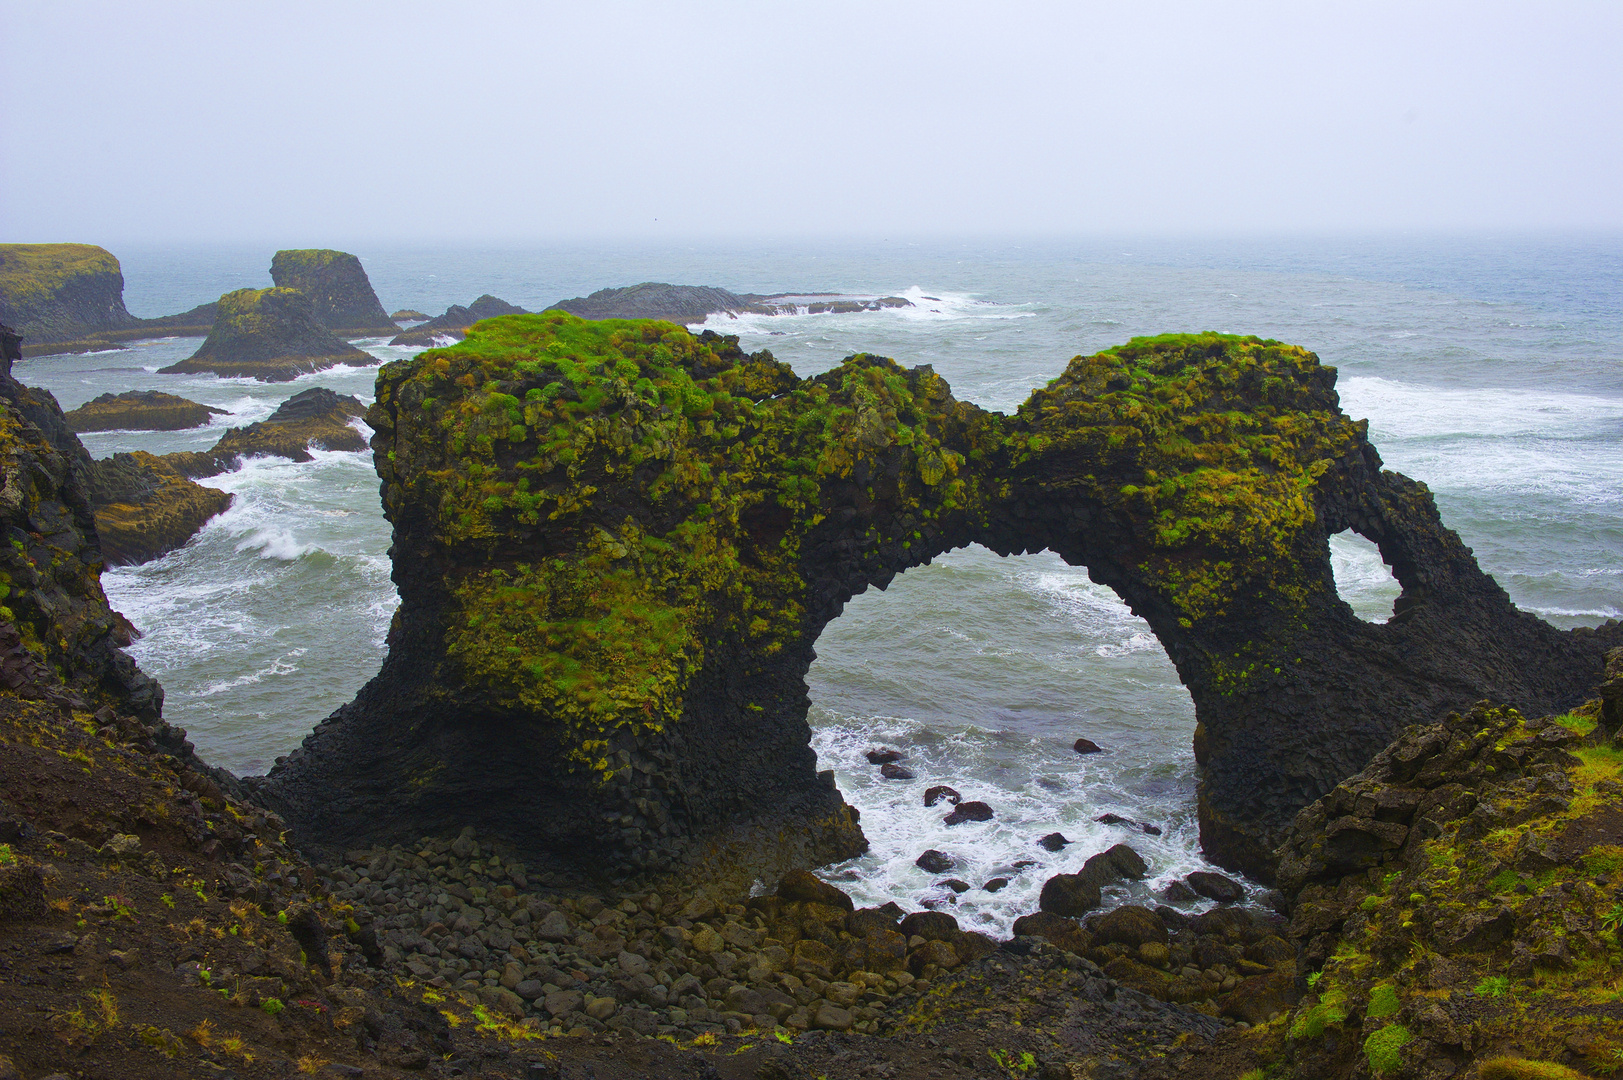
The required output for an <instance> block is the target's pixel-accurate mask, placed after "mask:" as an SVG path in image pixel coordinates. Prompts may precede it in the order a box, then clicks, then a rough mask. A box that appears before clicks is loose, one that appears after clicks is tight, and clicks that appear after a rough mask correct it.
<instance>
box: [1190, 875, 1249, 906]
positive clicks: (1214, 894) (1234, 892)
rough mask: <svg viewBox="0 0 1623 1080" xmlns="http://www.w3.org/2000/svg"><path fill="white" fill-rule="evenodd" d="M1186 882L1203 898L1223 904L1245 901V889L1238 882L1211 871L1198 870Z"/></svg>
mask: <svg viewBox="0 0 1623 1080" xmlns="http://www.w3.org/2000/svg"><path fill="white" fill-rule="evenodd" d="M1184 881H1185V882H1187V883H1188V885H1189V887H1190V888H1191V889H1193V890H1194V891H1195V892H1197V893H1199V894H1200V895H1201V896H1204V897H1206V898H1207V899H1209V900H1216V901H1217V902H1219V903H1222V904H1237V903H1239V902H1240V901H1241V900H1244V899H1245V887H1244V886H1242V885H1241V884H1240V883H1239V882H1238V881H1235V880H1234V879H1233V878H1228V877H1224V876H1223V875H1222V874H1214V873H1212V872H1211V871H1209V870H1196V871H1195V872H1194V873H1192V874H1190V875H1188V876H1187V877H1185V878H1184Z"/></svg>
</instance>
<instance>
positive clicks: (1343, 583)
mask: <svg viewBox="0 0 1623 1080" xmlns="http://www.w3.org/2000/svg"><path fill="white" fill-rule="evenodd" d="M1330 573H1331V575H1332V576H1334V578H1335V582H1336V595H1337V596H1340V597H1341V599H1343V600H1345V601H1346V602H1347V606H1348V607H1350V608H1352V609H1353V614H1355V615H1357V616H1358V617H1359V618H1360V619H1363V620H1364V621H1365V622H1381V623H1383V622H1386V621H1387V620H1388V619H1390V618H1391V617H1392V611H1393V605H1394V604H1395V603H1397V599H1398V597H1399V596H1400V595H1402V593H1403V586H1402V585H1400V584H1399V583H1398V579H1397V578H1395V577H1393V576H1392V568H1391V567H1390V566H1388V565H1387V564H1386V561H1385V560H1384V559H1382V558H1381V549H1380V548H1378V547H1376V546H1375V543H1374V541H1372V540H1369V539H1367V538H1365V537H1362V536H1359V535H1358V534H1357V533H1355V532H1353V531H1352V530H1351V529H1343V530H1342V531H1341V532H1338V533H1336V534H1335V535H1334V536H1332V537H1330Z"/></svg>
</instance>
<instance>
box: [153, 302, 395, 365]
mask: <svg viewBox="0 0 1623 1080" xmlns="http://www.w3.org/2000/svg"><path fill="white" fill-rule="evenodd" d="M219 304H220V306H219V309H218V314H217V315H216V317H215V320H214V326H213V327H212V328H211V329H210V330H209V336H208V337H207V338H205V339H204V341H203V345H202V347H201V348H199V349H198V350H197V351H196V352H195V353H193V354H192V355H191V356H189V357H187V358H186V359H185V360H182V361H180V362H179V363H175V364H170V365H169V366H168V367H166V368H163V369H162V372H161V373H162V374H165V375H200V374H206V373H210V372H212V373H213V374H215V375H221V376H226V377H237V378H250V379H261V380H263V381H265V382H289V381H291V380H293V379H295V378H297V377H298V376H300V375H306V374H309V373H310V372H312V371H321V370H323V369H325V368H330V367H337V366H340V365H348V366H350V367H365V366H367V365H369V364H373V363H375V362H376V361H374V360H373V359H372V357H371V356H369V355H367V354H366V353H364V352H362V351H361V350H360V349H357V348H356V347H355V346H353V345H351V344H349V343H348V342H346V341H344V340H343V339H341V338H339V337H338V336H337V335H335V334H334V333H333V332H332V331H331V330H329V329H327V328H326V327H324V326H322V325H321V324H320V323H319V322H318V321H316V316H315V311H314V309H312V307H311V305H310V300H309V298H308V297H306V296H305V295H304V294H303V293H302V292H298V291H297V290H294V289H284V288H276V289H238V290H237V291H236V292H229V293H226V294H225V295H224V296H222V297H220V301H219Z"/></svg>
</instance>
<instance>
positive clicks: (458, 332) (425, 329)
mask: <svg viewBox="0 0 1623 1080" xmlns="http://www.w3.org/2000/svg"><path fill="white" fill-rule="evenodd" d="M399 314H400V312H398V311H397V312H395V315H396V316H398V315H399ZM523 314H525V311H524V309H523V308H521V307H518V306H516V305H514V304H509V303H508V302H507V301H506V300H502V299H500V298H498V297H495V296H491V295H490V294H489V293H486V294H485V295H483V296H481V297H480V298H479V299H477V300H475V301H474V302H473V303H471V304H469V305H468V306H467V307H463V306H462V305H461V304H452V305H451V306H450V307H449V308H446V310H445V314H443V315H437V316H435V317H434V318H432V319H429V320H428V321H426V322H424V323H422V324H421V325H419V326H414V327H412V328H411V329H410V330H406V331H403V332H402V333H400V334H397V335H396V336H395V338H394V340H392V341H390V342H389V344H390V345H423V346H430V345H434V344H435V343H436V341H437V340H438V339H440V338H450V339H451V340H452V341H458V340H461V339H462V338H463V337H465V336H466V334H467V329H468V327H470V326H472V325H473V324H474V323H476V322H478V321H479V320H480V319H493V318H495V317H496V316H498V315H523Z"/></svg>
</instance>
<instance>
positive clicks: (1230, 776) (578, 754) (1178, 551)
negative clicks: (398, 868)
mask: <svg viewBox="0 0 1623 1080" xmlns="http://www.w3.org/2000/svg"><path fill="white" fill-rule="evenodd" d="M369 420H370V422H371V424H372V426H373V427H374V428H375V430H376V432H377V434H376V436H375V438H374V441H373V448H374V452H375V456H376V461H377V467H378V471H379V474H380V476H381V477H382V480H383V486H382V494H383V503H384V509H385V512H386V514H387V515H388V516H389V519H390V520H391V522H392V523H393V525H394V547H393V548H392V556H393V560H394V577H395V581H396V584H397V585H398V587H399V590H400V595H401V607H400V609H399V612H398V613H397V615H396V617H395V620H394V624H393V626H392V628H391V630H390V637H389V644H390V651H389V655H388V657H387V659H386V660H385V662H384V664H383V667H382V669H381V670H380V672H379V674H378V676H377V677H376V678H375V679H373V680H372V682H370V683H369V684H368V685H367V686H366V687H365V688H364V689H363V690H362V691H361V693H360V694H359V695H358V696H357V698H356V700H355V701H354V702H352V703H351V704H350V705H348V706H345V707H344V708H343V709H340V710H339V711H338V712H337V713H335V714H334V715H333V716H332V717H330V718H329V719H328V720H327V721H324V722H323V723H322V724H321V725H320V726H318V727H317V728H316V730H315V732H314V733H313V734H312V735H311V736H310V737H309V738H307V739H306V740H305V743H304V745H303V746H302V747H301V748H300V749H299V750H297V751H295V752H294V753H293V754H291V755H290V756H289V757H288V758H286V759H284V760H282V761H280V762H279V763H278V765H277V766H276V768H274V769H273V770H272V772H271V773H270V775H269V776H268V777H267V778H265V779H264V780H263V781H260V782H259V783H258V784H257V790H258V792H259V795H260V797H261V798H262V799H263V800H265V801H267V802H270V803H272V804H273V805H275V806H276V807H277V808H278V809H280V810H281V811H282V812H283V813H284V814H285V815H286V817H287V818H288V820H289V821H290V823H292V825H293V827H294V829H295V831H296V832H297V833H298V834H299V836H300V837H301V840H302V841H303V842H304V843H306V844H309V845H313V846H316V847H321V846H329V847H338V846H343V845H349V844H353V843H357V842H362V841H383V842H391V841H396V840H406V841H409V840H411V839H414V838H416V837H418V836H421V835H424V834H425V833H442V832H446V831H452V830H455V829H456V828H459V827H461V826H463V825H466V824H473V825H475V826H477V827H479V828H480V829H481V830H482V831H488V832H494V833H497V834H500V835H502V836H504V837H505V838H506V839H507V840H508V841H509V842H511V843H513V844H514V845H515V846H517V847H518V848H520V849H521V850H523V851H525V852H526V853H527V855H528V856H529V857H530V858H531V859H532V860H534V861H536V862H537V863H538V864H539V863H545V864H547V865H556V866H558V867H559V868H560V869H567V870H570V871H577V872H578V871H580V870H586V871H588V872H596V873H600V874H603V875H606V876H610V877H617V876H618V877H628V876H638V877H648V876H650V875H655V876H657V875H659V874H661V873H666V872H681V873H683V874H686V875H689V876H692V875H702V876H707V877H710V878H714V879H724V880H730V881H735V882H739V881H744V882H747V881H748V880H749V879H751V878H753V877H756V876H767V877H770V876H772V875H774V874H775V873H777V872H778V871H780V870H782V869H785V868H787V867H789V866H791V865H796V864H798V865H816V864H820V863H824V862H828V861H832V860H835V859H839V858H843V857H847V856H849V855H851V854H854V853H856V852H859V851H860V850H862V849H863V847H864V846H865V843H866V842H865V840H864V839H863V837H862V833H861V829H860V826H859V825H858V823H857V815H856V813H855V812H854V811H853V810H852V809H851V808H849V807H847V806H846V805H845V804H844V803H843V801H842V800H841V798H840V796H839V793H838V792H837V791H836V790H835V789H834V786H833V782H832V778H831V777H830V776H829V775H828V774H822V775H819V774H818V773H817V772H816V764H815V757H814V755H813V754H812V752H811V750H810V749H809V747H808V745H807V744H808V738H809V729H808V727H807V724H806V719H805V718H806V711H807V707H808V704H809V702H808V699H807V696H806V685H805V674H806V671H807V668H808V666H809V665H810V663H811V660H812V657H813V651H812V646H813V643H814V642H815V641H816V639H817V636H818V634H819V633H820V632H821V631H822V629H823V627H824V626H825V625H826V624H827V623H828V621H829V620H831V619H833V618H835V617H836V616H837V615H838V614H839V613H840V611H841V609H842V607H843V605H844V604H845V602H846V601H847V600H849V599H850V598H851V597H852V596H853V595H855V594H856V593H858V592H860V591H862V590H863V589H865V588H867V587H869V586H870V585H875V586H878V587H880V588H883V587H885V586H886V585H887V584H888V583H889V582H890V580H891V579H892V578H893V577H894V576H895V575H896V574H897V573H899V572H901V571H902V570H905V569H907V568H909V567H911V566H916V565H919V564H921V563H925V562H928V561H929V560H930V559H932V558H934V557H935V556H936V555H939V554H941V553H942V552H945V551H948V550H950V549H952V548H955V547H959V546H962V545H965V544H968V543H972V542H980V543H984V544H986V545H987V546H989V547H991V548H992V549H994V550H996V551H999V552H1003V553H1006V554H1007V553H1012V552H1022V551H1040V550H1043V549H1045V548H1051V549H1053V550H1054V551H1056V552H1058V553H1059V554H1060V555H1061V556H1063V557H1064V558H1065V559H1066V560H1067V561H1069V562H1071V563H1073V564H1077V565H1084V566H1086V567H1087V568H1088V570H1089V573H1090V574H1091V576H1092V577H1093V578H1094V580H1096V581H1099V582H1102V583H1104V584H1107V585H1109V586H1111V587H1112V588H1113V589H1115V590H1116V592H1117V593H1119V594H1120V595H1121V596H1122V597H1123V598H1124V599H1125V600H1126V602H1127V603H1128V604H1129V605H1130V606H1131V607H1132V609H1133V610H1134V611H1135V612H1136V613H1138V614H1139V615H1141V616H1143V617H1144V618H1146V619H1147V620H1148V621H1149V623H1150V625H1151V627H1152V628H1153V629H1154V631H1155V633H1156V634H1157V636H1158V637H1159V638H1160V640H1161V641H1162V643H1163V644H1164V645H1165V647H1166V649H1167V652H1168V654H1169V655H1170V656H1171V658H1172V660H1173V662H1174V663H1175V665H1176V666H1177V669H1178V672H1179V674H1180V677H1181V678H1182V679H1183V681H1184V683H1185V684H1186V685H1187V686H1188V688H1189V691H1190V694H1191V696H1192V697H1193V699H1194V702H1195V707H1196V715H1197V718H1198V720H1199V731H1198V734H1197V748H1196V749H1197V756H1198V758H1199V760H1200V762H1201V764H1202V767H1203V773H1202V779H1201V787H1200V814H1201V829H1202V838H1203V841H1204V843H1205V845H1206V848H1207V851H1208V853H1209V854H1210V855H1211V856H1212V857H1213V858H1214V859H1216V860H1217V861H1219V862H1222V863H1224V864H1226V865H1229V866H1234V867H1237V868H1241V869H1246V870H1249V871H1252V872H1254V873H1259V874H1263V875H1266V874H1267V873H1268V871H1269V867H1270V865H1271V855H1270V852H1271V851H1272V848H1273V847H1274V845H1275V842H1276V839H1277V838H1278V836H1279V835H1280V833H1281V831H1282V830H1283V828H1284V827H1285V826H1286V825H1287V824H1288V822H1289V821H1290V819H1291V817H1292V816H1293V815H1294V814H1295V812H1296V811H1297V810H1298V809H1299V808H1300V807H1302V806H1303V805H1305V804H1307V803H1308V802H1310V801H1312V800H1313V799H1315V798H1317V797H1318V796H1319V795H1322V794H1323V793H1324V792H1325V791H1327V790H1328V789H1329V788H1330V787H1331V786H1333V785H1334V784H1335V783H1336V782H1337V781H1339V780H1340V779H1341V778H1343V777H1345V776H1348V775H1351V774H1352V773H1354V772H1356V771H1357V770H1358V769H1359V768H1361V767H1362V766H1363V765H1364V763H1365V762H1366V761H1367V760H1368V758H1369V757H1370V756H1371V755H1372V754H1374V752H1375V751H1376V750H1378V749H1379V748H1381V747H1382V746H1384V745H1385V744H1386V743H1387V742H1388V741H1389V740H1390V738H1391V737H1392V735H1393V733H1394V732H1395V731H1396V730H1397V729H1398V728H1400V727H1401V726H1402V725H1403V724H1405V723H1408V722H1411V721H1414V720H1418V719H1425V718H1429V717H1431V716H1432V715H1434V714H1436V713H1437V712H1438V711H1440V710H1443V709H1446V708H1449V707H1458V706H1460V705H1464V704H1468V703H1469V702H1471V701H1473V700H1475V699H1476V698H1478V697H1482V696H1493V697H1497V698H1500V699H1503V700H1506V701H1511V702H1515V703H1517V704H1521V705H1523V706H1524V707H1528V708H1549V707H1554V706H1557V705H1559V704H1562V703H1564V702H1566V701H1568V700H1572V699H1574V698H1576V696H1577V695H1578V694H1579V693H1580V692H1581V690H1582V689H1583V688H1584V687H1585V686H1587V685H1588V683H1589V682H1590V681H1592V679H1593V678H1594V676H1595V675H1596V674H1597V673H1598V672H1599V671H1600V665H1601V660H1600V658H1601V655H1602V653H1603V652H1604V648H1605V647H1606V646H1607V645H1608V644H1610V643H1615V642H1616V641H1617V640H1618V639H1619V633H1618V628H1617V627H1616V626H1612V627H1608V628H1604V629H1603V630H1601V631H1574V632H1570V633H1564V632H1561V631H1557V630H1555V629H1554V628H1552V627H1549V626H1547V625H1546V624H1544V623H1542V622H1539V621H1538V620H1537V619H1534V618H1533V617H1532V616H1529V615H1526V614H1523V613H1521V612H1519V611H1517V610H1516V609H1515V608H1514V607H1513V606H1512V605H1511V604H1510V602H1509V600H1508V599H1507V598H1506V596H1505V594H1504V592H1503V591H1502V590H1501V589H1499V587H1498V586H1497V585H1496V584H1495V583H1494V582H1493V581H1492V579H1491V578H1489V577H1487V576H1486V575H1484V574H1483V573H1482V572H1481V571H1480V570H1479V569H1478V568H1477V566H1476V564H1475V561H1474V560H1473V559H1472V557H1471V554H1470V552H1469V550H1468V549H1466V548H1465V547H1464V546H1463V545H1462V544H1461V543H1460V542H1459V540H1458V538H1457V537H1456V536H1455V535H1454V534H1453V533H1451V532H1449V531H1448V530H1447V529H1445V528H1444V527H1443V526H1442V524H1441V522H1440V521H1439V519H1438V516H1437V512H1436V508H1435V506H1434V505H1433V503H1432V500H1431V497H1430V495H1429V493H1428V492H1427V491H1426V489H1425V487H1424V486H1423V485H1420V484H1417V483H1415V482H1413V481H1410V480H1407V479H1405V478H1404V477H1401V476H1398V475H1396V474H1393V473H1390V472H1383V471H1382V470H1381V468H1380V459H1379V457H1378V456H1377V455H1376V453H1375V450H1374V448H1373V447H1371V446H1370V445H1369V443H1368V441H1367V439H1366V437H1365V429H1364V425H1363V424H1361V423H1354V422H1353V421H1351V420H1349V419H1347V418H1346V417H1345V416H1343V415H1342V414H1341V412H1340V409H1339V406H1338V403H1337V398H1336V395H1335V391H1334V371H1333V369H1330V368H1326V367H1323V366H1321V365H1320V364H1319V362H1318V360H1317V358H1316V357H1314V356H1313V355H1312V354H1311V353H1309V352H1307V351H1306V350H1303V349H1299V348H1295V347H1293V346H1288V345H1281V344H1279V343H1277V342H1271V341H1261V340H1258V339H1256V338H1237V337H1228V336H1220V335H1215V334H1202V335H1175V336H1167V337H1163V338H1152V339H1135V340H1134V341H1133V342H1130V343H1128V344H1127V345H1124V346H1121V347H1118V348H1115V349H1110V350H1106V351H1105V352H1102V353H1099V354H1097V355H1095V356H1091V357H1078V358H1076V359H1074V360H1072V361H1071V362H1070V364H1069V366H1068V367H1067V368H1066V370H1065V372H1064V373H1063V374H1062V375H1061V376H1060V377H1059V378H1057V379H1055V380H1054V381H1053V382H1052V383H1050V384H1049V385H1048V386H1047V387H1046V388H1044V389H1041V390H1038V391H1036V392H1035V393H1034V394H1033V395H1032V397H1031V398H1030V400H1028V401H1027V402H1026V404H1024V405H1023V406H1022V407H1021V408H1020V410H1019V411H1018V412H1017V413H1016V414H1015V415H1014V416H1003V415H1001V414H997V413H992V412H988V411H986V410H983V409H980V408H978V407H976V406H974V405H972V404H969V403H966V402H960V401H957V400H955V399H954V398H953V397H952V395H951V393H950V391H949V388H948V387H947V385H946V383H945V382H944V381H943V380H942V379H941V378H940V377H938V376H937V375H936V374H935V373H934V372H933V371H931V370H930V369H929V368H928V367H920V368H913V369H903V368H901V367H899V366H898V365H897V364H895V363H894V362H893V361H891V360H888V359H885V358H881V357H873V356H867V355H857V356H853V357H849V358H848V359H847V360H846V361H845V362H844V363H843V364H841V365H840V366H839V367H837V368H835V369H833V370H832V371H829V372H826V373H824V374H822V375H819V376H817V377H815V378H812V379H805V380H802V379H799V378H797V377H796V376H795V375H794V373H793V372H792V371H790V370H789V368H788V367H787V366H786V365H784V364H782V363H779V362H778V361H776V360H774V359H773V358H772V357H771V356H770V354H768V353H765V352H761V353H756V354H752V355H746V354H744V353H743V352H741V351H740V350H739V349H738V347H737V342H736V340H735V339H731V338H723V337H717V336H716V335H714V334H711V333H705V334H702V335H699V336H697V337H695V336H693V335H691V334H690V333H688V332H687V331H685V330H683V329H681V328H679V327H676V326H674V325H672V324H669V323H659V322H625V321H602V322H587V321H584V320H580V319H577V318H575V317H573V316H570V315H567V314H564V313H562V312H547V313H543V314H540V315H519V316H511V317H504V318H500V319H493V320H490V321H487V322H484V323H480V324H478V325H477V326H476V327H474V328H473V330H472V331H471V332H470V334H469V336H468V338H467V340H466V341H464V342H462V343H460V344H458V345H456V346H454V347H451V348H447V349H436V350H430V351H428V352H425V353H423V354H421V355H420V356H418V357H416V358H414V359H413V360H411V361H407V362H402V363H397V364H391V365H389V366H388V367H386V368H384V369H383V371H382V372H381V373H380V375H379V380H378V401H377V404H376V405H375V406H374V407H373V409H372V411H371V413H370V415H369ZM1347 527H1352V528H1354V529H1356V530H1357V531H1359V532H1360V533H1361V534H1363V535H1365V536H1367V537H1369V538H1371V539H1372V540H1374V541H1376V542H1377V543H1378V544H1379V545H1380V547H1381V550H1382V553H1383V555H1384V557H1385V558H1386V559H1387V561H1388V562H1389V563H1390V564H1391V565H1392V566H1393V567H1394V570H1395V573H1396V575H1397V577H1398V579H1399V581H1400V582H1401V583H1402V584H1403V586H1404V594H1403V599H1402V600H1401V601H1400V602H1399V613H1398V615H1397V616H1396V617H1395V618H1394V620H1393V621H1392V622H1391V623H1390V624H1386V625H1372V624H1368V623H1364V622H1362V621H1361V620H1359V619H1357V618H1356V616H1354V615H1353V613H1352V612H1351V610H1350V609H1349V608H1348V607H1347V606H1346V605H1345V604H1344V603H1343V602H1342V601H1341V600H1340V599H1339V598H1338V597H1337V596H1336V593H1335V587H1334V583H1333V581H1332V578H1331V572H1330V563H1329V554H1328V536H1329V535H1330V534H1332V533H1334V532H1337V531H1340V530H1341V529H1343V528H1347Z"/></svg>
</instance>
